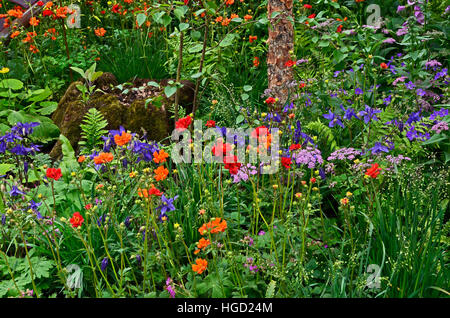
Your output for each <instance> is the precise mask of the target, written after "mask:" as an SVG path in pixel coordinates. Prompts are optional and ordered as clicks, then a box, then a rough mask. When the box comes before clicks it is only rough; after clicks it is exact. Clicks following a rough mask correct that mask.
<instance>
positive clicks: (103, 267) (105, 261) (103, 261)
mask: <svg viewBox="0 0 450 318" xmlns="http://www.w3.org/2000/svg"><path fill="white" fill-rule="evenodd" d="M108 264H109V260H108V258H107V257H105V258H104V259H103V260H102V264H101V270H102V272H104V271H105V269H106V267H108Z"/></svg>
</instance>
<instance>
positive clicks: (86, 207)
mask: <svg viewBox="0 0 450 318" xmlns="http://www.w3.org/2000/svg"><path fill="white" fill-rule="evenodd" d="M84 208H85V209H86V210H90V209H91V208H92V203H88V204H86V205H85V206H84Z"/></svg>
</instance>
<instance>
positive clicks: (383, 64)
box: [380, 63, 388, 70]
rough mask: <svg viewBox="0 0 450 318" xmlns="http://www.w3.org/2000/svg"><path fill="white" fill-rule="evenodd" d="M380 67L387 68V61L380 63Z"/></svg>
mask: <svg viewBox="0 0 450 318" xmlns="http://www.w3.org/2000/svg"><path fill="white" fill-rule="evenodd" d="M380 67H381V68H382V69H383V70H385V69H387V68H388V66H387V64H386V63H381V64H380Z"/></svg>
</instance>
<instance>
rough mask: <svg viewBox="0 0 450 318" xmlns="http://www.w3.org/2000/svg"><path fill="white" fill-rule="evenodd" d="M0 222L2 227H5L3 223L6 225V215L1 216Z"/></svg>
mask: <svg viewBox="0 0 450 318" xmlns="http://www.w3.org/2000/svg"><path fill="white" fill-rule="evenodd" d="M1 222H2V225H5V223H6V214H2V219H1Z"/></svg>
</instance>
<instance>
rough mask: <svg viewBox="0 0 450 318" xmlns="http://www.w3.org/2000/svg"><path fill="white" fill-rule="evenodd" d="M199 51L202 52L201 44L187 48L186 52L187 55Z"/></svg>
mask: <svg viewBox="0 0 450 318" xmlns="http://www.w3.org/2000/svg"><path fill="white" fill-rule="evenodd" d="M201 50H203V44H200V43H198V44H196V45H194V46H193V47H191V48H189V49H188V52H189V53H198V52H200V51H201Z"/></svg>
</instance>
